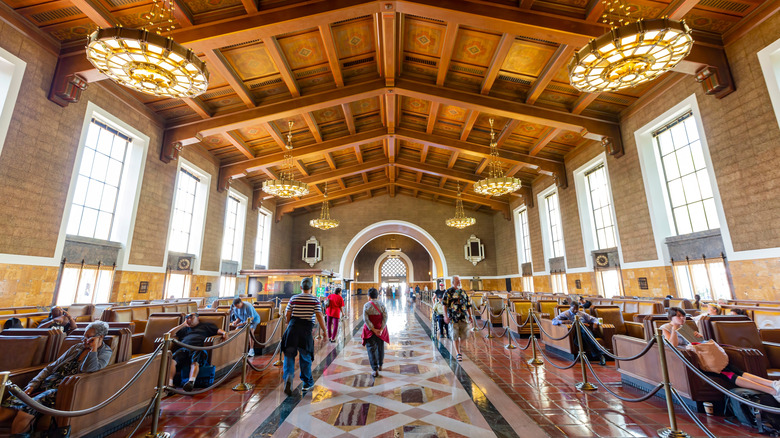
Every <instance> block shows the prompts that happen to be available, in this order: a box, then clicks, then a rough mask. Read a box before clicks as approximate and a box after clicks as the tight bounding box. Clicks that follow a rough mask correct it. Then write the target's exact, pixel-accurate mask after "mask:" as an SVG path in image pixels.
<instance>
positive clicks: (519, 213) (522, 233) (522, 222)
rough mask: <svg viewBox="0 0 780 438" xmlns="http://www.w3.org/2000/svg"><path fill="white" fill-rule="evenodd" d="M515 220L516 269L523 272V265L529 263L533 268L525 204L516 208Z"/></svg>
mask: <svg viewBox="0 0 780 438" xmlns="http://www.w3.org/2000/svg"><path fill="white" fill-rule="evenodd" d="M514 218H515V245H516V247H517V268H518V272H520V273H522V272H523V264H525V263H531V264H532V266H533V253H532V252H531V232H530V228H529V224H528V208H527V207H526V206H525V204H523V205H521V206H519V207H517V208H516V209H515V213H514Z"/></svg>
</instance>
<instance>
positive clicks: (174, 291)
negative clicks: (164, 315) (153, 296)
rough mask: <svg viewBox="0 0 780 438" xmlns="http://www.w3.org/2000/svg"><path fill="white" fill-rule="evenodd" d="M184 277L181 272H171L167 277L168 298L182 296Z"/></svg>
mask: <svg viewBox="0 0 780 438" xmlns="http://www.w3.org/2000/svg"><path fill="white" fill-rule="evenodd" d="M185 277H186V275H183V274H171V275H170V277H169V278H168V287H167V290H168V291H167V292H166V293H167V294H168V298H184V286H185V283H186V282H185Z"/></svg>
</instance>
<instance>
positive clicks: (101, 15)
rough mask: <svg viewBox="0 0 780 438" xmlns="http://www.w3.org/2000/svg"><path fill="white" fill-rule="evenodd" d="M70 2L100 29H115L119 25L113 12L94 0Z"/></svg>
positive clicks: (71, 0)
mask: <svg viewBox="0 0 780 438" xmlns="http://www.w3.org/2000/svg"><path fill="white" fill-rule="evenodd" d="M70 2H71V3H73V6H75V7H76V8H78V10H79V11H81V12H82V13H83V14H84V15H86V16H87V17H88V18H89V19H90V20H92V21H94V22H95V24H97V25H98V26H100V27H114V26H116V24H117V22H116V19H115V18H114V17H113V16H112V15H111V12H109V11H108V9H106V8H105V7H104V6H103V5H102V4H100V3H99V2H96V1H92V0H70Z"/></svg>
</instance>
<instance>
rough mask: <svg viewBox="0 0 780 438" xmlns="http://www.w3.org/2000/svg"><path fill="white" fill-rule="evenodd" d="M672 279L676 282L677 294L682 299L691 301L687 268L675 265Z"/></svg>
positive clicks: (690, 286) (691, 294)
mask: <svg viewBox="0 0 780 438" xmlns="http://www.w3.org/2000/svg"><path fill="white" fill-rule="evenodd" d="M674 278H675V280H677V294H678V295H679V296H680V297H682V298H688V299H689V300H692V299H693V295H694V293H693V286H692V285H691V279H690V277H689V276H688V267H687V266H685V265H677V266H675V267H674Z"/></svg>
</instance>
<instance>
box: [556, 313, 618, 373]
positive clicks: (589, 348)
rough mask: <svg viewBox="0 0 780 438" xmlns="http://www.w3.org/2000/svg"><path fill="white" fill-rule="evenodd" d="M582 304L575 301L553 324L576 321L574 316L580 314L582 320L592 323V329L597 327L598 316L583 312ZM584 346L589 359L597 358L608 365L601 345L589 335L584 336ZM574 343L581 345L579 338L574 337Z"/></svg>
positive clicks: (602, 363)
mask: <svg viewBox="0 0 780 438" xmlns="http://www.w3.org/2000/svg"><path fill="white" fill-rule="evenodd" d="M581 307H582V306H581V305H580V303H578V302H573V303H571V305H570V306H569V310H567V311H565V312H561V313H560V314H559V315H558V316H556V317H555V318H553V320H552V324H553V325H561V324H563V323H564V322H567V323H574V317H575V316H576V315H579V316H580V321H582V322H583V323H585V324H590V329H591V331H592V330H593V329H595V328H596V326H597V325H598V324H599V320H598V318H596V317H594V316H591V315H588V314H587V313H585V312H583V311H582V310H580V309H581ZM582 340H583V343H584V344H585V345H583V348H584V349H585V354H586V355H587V356H588V360H597V361H599V363H600V364H601V365H606V363H607V358H606V357H604V355H603V354H601V350H600V349H599V346H598V345H597V344H596V343H595V342H594V341H593V340H592V339H591V337H590V336H588V335H583V336H582ZM574 345H575V346H577V347H579V346H578V345H577V338H576V337H574Z"/></svg>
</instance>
